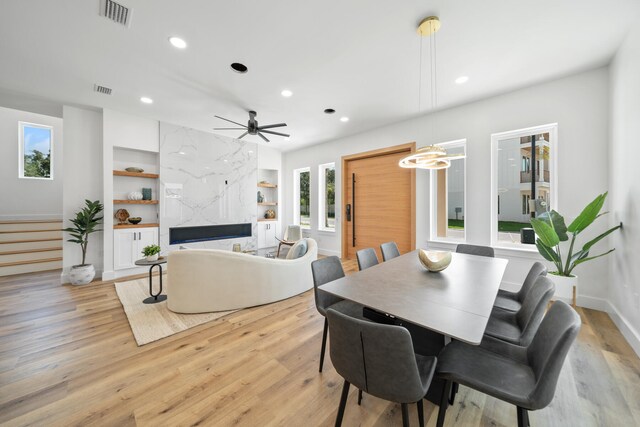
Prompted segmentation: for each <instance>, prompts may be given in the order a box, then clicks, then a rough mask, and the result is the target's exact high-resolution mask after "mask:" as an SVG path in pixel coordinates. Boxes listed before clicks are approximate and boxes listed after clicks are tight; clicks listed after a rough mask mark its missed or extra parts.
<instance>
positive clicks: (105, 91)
mask: <svg viewBox="0 0 640 427" xmlns="http://www.w3.org/2000/svg"><path fill="white" fill-rule="evenodd" d="M93 90H95V91H96V92H98V93H101V94H103V95H111V88H110V87H106V86H100V85H93Z"/></svg>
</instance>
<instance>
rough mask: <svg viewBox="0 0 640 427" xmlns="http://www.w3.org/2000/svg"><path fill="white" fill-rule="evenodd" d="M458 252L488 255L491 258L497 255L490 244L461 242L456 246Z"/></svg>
mask: <svg viewBox="0 0 640 427" xmlns="http://www.w3.org/2000/svg"><path fill="white" fill-rule="evenodd" d="M456 252H457V253H459V254H468V255H478V256H486V257H490V258H493V257H495V252H494V250H493V248H492V247H490V246H478V245H467V244H459V245H458V246H457V247H456Z"/></svg>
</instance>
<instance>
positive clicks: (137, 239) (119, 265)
mask: <svg viewBox="0 0 640 427" xmlns="http://www.w3.org/2000/svg"><path fill="white" fill-rule="evenodd" d="M157 244H158V229H157V228H155V227H148V228H123V229H119V230H114V231H113V269H114V270H122V269H125V268H133V267H135V264H134V263H135V261H136V260H138V259H141V258H143V255H142V248H144V247H145V246H149V245H157Z"/></svg>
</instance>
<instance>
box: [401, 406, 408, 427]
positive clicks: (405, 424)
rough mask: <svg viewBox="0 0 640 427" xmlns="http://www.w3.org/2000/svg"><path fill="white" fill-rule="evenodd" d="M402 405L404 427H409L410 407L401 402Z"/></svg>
mask: <svg viewBox="0 0 640 427" xmlns="http://www.w3.org/2000/svg"><path fill="white" fill-rule="evenodd" d="M400 406H401V407H402V427H409V408H408V405H407V404H406V403H401V404H400Z"/></svg>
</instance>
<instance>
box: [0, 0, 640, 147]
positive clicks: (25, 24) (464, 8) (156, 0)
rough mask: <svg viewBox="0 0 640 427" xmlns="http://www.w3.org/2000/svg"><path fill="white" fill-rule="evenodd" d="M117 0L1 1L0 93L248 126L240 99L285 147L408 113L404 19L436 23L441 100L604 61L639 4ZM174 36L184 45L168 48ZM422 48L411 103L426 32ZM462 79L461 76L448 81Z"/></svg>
mask: <svg viewBox="0 0 640 427" xmlns="http://www.w3.org/2000/svg"><path fill="white" fill-rule="evenodd" d="M120 2H121V3H122V4H125V5H127V6H129V7H131V8H133V15H132V20H131V27H130V28H128V29H125V28H123V27H121V26H119V25H117V24H115V23H113V22H111V21H108V20H107V19H105V18H103V17H101V16H99V15H98V9H99V0H56V1H51V0H3V2H2V3H3V5H2V6H3V7H2V13H1V14H0V58H1V66H0V89H1V88H4V89H5V90H11V91H18V92H22V93H25V94H30V95H38V96H42V97H46V98H49V99H53V100H56V101H59V102H64V103H72V104H81V105H88V106H94V107H103V108H112V109H117V110H120V111H125V112H129V113H133V114H138V115H142V116H146V117H152V118H155V119H158V120H163V121H168V122H171V123H177V124H181V125H185V126H190V127H193V128H196V129H202V130H211V129H212V128H213V127H216V126H225V125H226V124H225V122H223V121H220V120H218V119H215V118H214V117H213V116H214V114H217V115H220V116H223V117H228V118H230V119H231V120H234V121H239V122H246V119H247V114H246V111H247V110H249V109H253V110H256V111H257V112H258V117H257V118H258V120H259V122H260V124H269V123H274V122H282V121H284V122H287V123H288V125H289V127H288V128H282V129H288V131H289V132H290V133H291V134H292V137H291V141H289V142H286V141H283V139H282V138H280V137H273V138H270V139H271V140H272V142H271V143H270V145H271V146H274V147H277V148H280V149H282V150H291V149H296V148H299V147H301V146H303V145H306V144H312V143H317V142H321V141H326V140H330V139H335V138H339V137H343V136H346V135H350V134H354V133H358V132H362V131H365V130H368V129H372V128H375V127H379V126H382V125H385V124H389V123H393V122H397V121H401V120H404V119H407V118H410V117H412V116H415V115H417V114H418V95H417V90H418V77H419V53H420V37H419V36H418V35H417V34H416V32H415V30H416V26H417V24H418V23H419V22H420V20H421V19H422V18H424V17H426V16H428V15H431V14H436V15H439V16H440V19H441V21H442V29H441V30H440V32H438V34H437V59H438V62H437V65H438V107H439V108H443V107H448V106H453V105H458V104H461V103H465V102H469V101H472V100H474V99H478V98H483V97H487V96H490V95H493V94H497V93H501V92H505V91H508V90H512V89H515V88H518V87H522V86H527V85H531V84H533V83H536V82H539V81H543V80H548V79H552V78H555V77H559V76H563V75H567V74H571V73H574V72H577V71H580V70H584V69H589V68H594V67H597V66H600V65H604V64H606V63H608V62H609V61H610V60H611V57H612V56H613V54H614V53H615V51H616V49H617V47H618V46H619V44H620V43H621V41H622V39H623V37H624V35H625V34H626V32H627V30H628V29H629V28H630V26H631V25H632V23H633V22H634V21H635V20H636V19H637V17H638V15H639V13H640V2H639V1H637V0H607V1H605V0H581V1H573V0H519V1H504V0H484V1H481V2H480V1H473V0H465V1H463V0H446V1H445V0H441V1H424V0H421V1H420V0H402V1H389V0H349V1H344V0H341V1H339V0H325V1H321V2H310V1H301V0H272V1H264V0H262V1H261V0H255V1H233V2H231V1H227V2H223V1H211V0H182V1H170V0H121V1H120ZM172 35H177V36H180V37H182V38H184V39H185V40H186V41H187V43H188V48H187V49H185V50H177V49H175V48H173V47H172V46H171V45H170V44H169V43H168V41H167V39H168V37H169V36H172ZM423 49H424V59H423V60H424V61H425V62H424V66H423V86H422V88H423V91H422V92H423V99H422V112H423V113H424V112H425V111H427V110H428V107H429V105H428V104H429V87H428V81H429V77H428V75H427V72H428V66H427V65H428V62H427V61H428V39H425V40H424V48H423ZM232 62H242V63H244V64H246V65H247V66H248V67H249V72H248V73H247V74H244V75H242V74H237V73H234V72H233V71H231V69H230V68H229V64H231V63H232ZM460 75H468V76H469V78H470V79H469V81H468V82H467V83H466V84H464V85H456V84H455V83H454V79H455V78H456V77H458V76H460ZM94 83H98V84H102V85H104V86H108V87H111V88H113V94H112V95H111V96H104V95H99V94H97V93H95V92H93V84H94ZM285 88H287V89H290V90H292V91H293V93H294V94H293V96H292V97H291V98H283V97H282V96H281V95H280V92H281V91H282V90H283V89H285ZM585 90H588V88H585ZM141 96H149V97H151V98H153V100H154V103H153V104H152V105H144V104H142V103H140V101H139V98H140V97H141ZM325 108H335V109H336V114H334V115H326V114H324V113H323V110H324V109H325ZM343 115H344V116H348V117H350V119H351V120H350V121H349V122H348V123H342V122H340V121H339V118H340V117H341V116H343ZM225 127H226V126H225ZM225 134H226V135H229V136H237V135H238V132H226V133H225ZM247 138H248V139H249V140H255V141H256V142H261V140H260V139H259V138H258V137H257V136H249V137H247Z"/></svg>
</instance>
